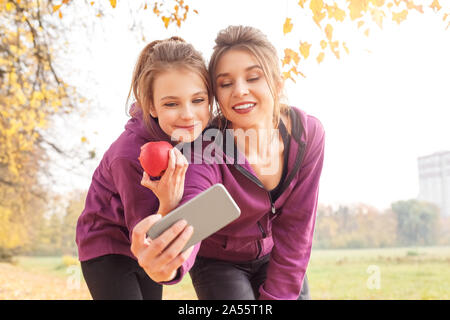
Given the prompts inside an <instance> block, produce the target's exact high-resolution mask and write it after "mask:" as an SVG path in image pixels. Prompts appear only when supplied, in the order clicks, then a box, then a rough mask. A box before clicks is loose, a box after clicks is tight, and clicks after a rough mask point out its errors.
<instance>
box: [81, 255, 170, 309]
mask: <svg viewBox="0 0 450 320" xmlns="http://www.w3.org/2000/svg"><path fill="white" fill-rule="evenodd" d="M81 270H82V271H83V276H84V279H85V281H86V284H87V286H88V288H89V291H90V293H91V295H92V298H93V299H94V300H161V299H162V285H160V284H158V283H156V282H154V281H153V280H152V279H151V278H150V277H149V276H148V275H147V274H146V273H145V271H144V269H142V268H141V267H140V266H139V264H138V263H137V261H135V260H133V259H131V258H130V257H127V256H124V255H119V254H109V255H106V256H101V257H98V258H94V259H91V260H87V261H82V262H81Z"/></svg>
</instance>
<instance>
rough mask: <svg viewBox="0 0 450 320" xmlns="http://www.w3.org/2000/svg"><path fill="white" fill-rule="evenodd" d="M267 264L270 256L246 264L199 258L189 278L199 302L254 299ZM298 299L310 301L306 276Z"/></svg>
mask: <svg viewBox="0 0 450 320" xmlns="http://www.w3.org/2000/svg"><path fill="white" fill-rule="evenodd" d="M268 265H269V255H266V256H264V257H262V258H260V259H257V260H254V261H250V262H245V263H232V262H228V261H221V260H216V259H209V258H204V257H199V256H197V258H196V260H195V263H194V266H193V267H192V269H191V271H190V275H191V279H192V284H193V285H194V288H195V292H196V293H197V297H198V299H199V300H255V299H257V298H258V297H259V287H260V286H261V285H262V284H263V283H264V281H265V280H266V274H267V267H268ZM298 300H310V294H309V286H308V280H307V278H306V275H305V278H304V280H303V287H302V290H301V293H300V296H299V297H298Z"/></svg>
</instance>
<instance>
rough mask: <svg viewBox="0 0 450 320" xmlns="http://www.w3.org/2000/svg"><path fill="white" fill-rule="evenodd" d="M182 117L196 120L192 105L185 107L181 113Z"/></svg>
mask: <svg viewBox="0 0 450 320" xmlns="http://www.w3.org/2000/svg"><path fill="white" fill-rule="evenodd" d="M181 117H182V118H183V119H187V120H189V119H192V118H194V109H193V106H192V105H191V104H189V103H188V104H187V105H185V106H184V108H183V109H182V111H181Z"/></svg>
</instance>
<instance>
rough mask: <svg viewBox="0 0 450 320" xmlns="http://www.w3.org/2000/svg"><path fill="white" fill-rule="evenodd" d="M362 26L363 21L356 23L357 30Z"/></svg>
mask: <svg viewBox="0 0 450 320" xmlns="http://www.w3.org/2000/svg"><path fill="white" fill-rule="evenodd" d="M363 24H364V21H362V20H361V21H358V28H361V27H362V25H363Z"/></svg>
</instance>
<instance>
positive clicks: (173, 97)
mask: <svg viewBox="0 0 450 320" xmlns="http://www.w3.org/2000/svg"><path fill="white" fill-rule="evenodd" d="M202 94H208V92H207V91H205V90H202V91H198V92H196V93H194V94H192V96H198V95H202ZM172 99H178V97H177V96H165V97H162V98H161V99H160V101H163V100H172Z"/></svg>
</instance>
